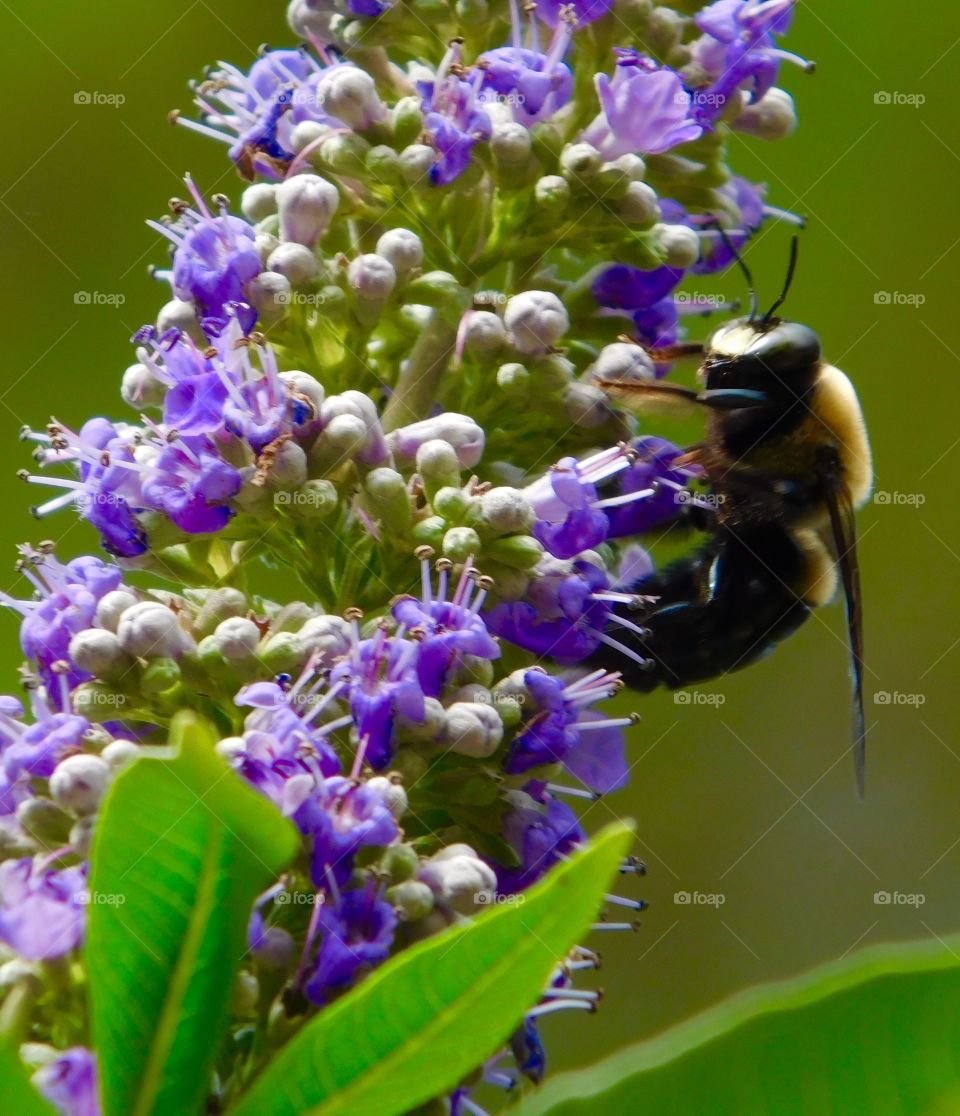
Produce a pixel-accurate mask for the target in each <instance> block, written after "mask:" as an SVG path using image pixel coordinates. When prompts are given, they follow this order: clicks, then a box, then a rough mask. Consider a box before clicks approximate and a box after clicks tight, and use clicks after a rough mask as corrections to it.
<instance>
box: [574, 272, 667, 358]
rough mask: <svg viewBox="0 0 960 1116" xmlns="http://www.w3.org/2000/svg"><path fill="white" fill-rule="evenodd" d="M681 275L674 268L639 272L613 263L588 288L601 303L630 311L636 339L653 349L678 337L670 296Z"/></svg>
mask: <svg viewBox="0 0 960 1116" xmlns="http://www.w3.org/2000/svg"><path fill="white" fill-rule="evenodd" d="M683 276H684V272H683V271H682V270H681V269H680V268H675V267H657V268H654V269H653V270H652V271H641V270H640V269H639V268H637V267H630V266H629V265H628V264H612V265H611V266H610V267H608V268H605V269H604V270H603V271H601V272H600V274H599V275H598V276H597V277H596V279H594V281H593V285H592V288H591V289H592V291H593V296H594V298H595V299H596V300H597V302H598V303H600V305H601V306H604V307H608V308H609V309H612V310H625V311H627V312H629V314H630V315H631V317H632V318H633V323H634V327H635V331H636V336H637V338H638V340H640V341H642V342H644V343H645V344H647V345H649V346H651V347H654V348H656V347H657V346H660V345H669V344H672V343H673V342H674V341H675V340H676V339H677V308H676V305H675V304H674V300H673V297H672V296H673V291H674V290H676V288H677V287H678V286H679V285H680V283H681V282H682V280H683Z"/></svg>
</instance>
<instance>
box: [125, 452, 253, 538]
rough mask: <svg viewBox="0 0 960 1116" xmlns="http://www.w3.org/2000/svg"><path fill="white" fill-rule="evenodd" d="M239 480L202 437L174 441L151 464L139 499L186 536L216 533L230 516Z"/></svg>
mask: <svg viewBox="0 0 960 1116" xmlns="http://www.w3.org/2000/svg"><path fill="white" fill-rule="evenodd" d="M241 484H242V478H241V476H240V474H239V472H237V470H236V469H234V468H233V466H232V465H228V464H227V463H226V461H224V460H223V459H222V458H221V457H220V456H219V454H218V453H217V452H216V451H215V449H214V448H213V446H212V444H211V443H210V442H208V441H207V439H206V438H178V439H177V440H176V441H175V442H171V443H170V444H169V445H168V446H167V447H166V448H165V449H163V450H161V452H160V453H159V454H158V455H157V457H156V459H155V460H154V461H153V462H152V463H151V466H150V470H149V472H148V473H147V475H146V478H145V479H144V481H143V499H144V502H145V503H146V504H147V505H148V506H149V507H153V508H156V509H157V510H158V511H162V512H163V513H164V514H165V515H167V516H169V517H170V519H172V520H173V522H174V523H175V524H176V525H177V527H179V528H180V530H181V531H185V532H186V533H187V534H188V535H200V534H207V533H208V532H213V531H220V530H222V528H224V527H225V526H226V525H227V523H228V522H229V521H230V519H231V518H232V516H233V514H234V513H233V509H232V508H231V507H230V506H229V501H230V499H231V498H232V497H234V496H236V494H237V492H238V491H239V490H240V486H241Z"/></svg>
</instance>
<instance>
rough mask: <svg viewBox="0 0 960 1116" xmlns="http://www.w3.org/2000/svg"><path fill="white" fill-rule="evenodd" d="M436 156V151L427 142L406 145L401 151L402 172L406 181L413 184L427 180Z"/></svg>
mask: <svg viewBox="0 0 960 1116" xmlns="http://www.w3.org/2000/svg"><path fill="white" fill-rule="evenodd" d="M436 158H437V153H436V151H434V150H433V148H432V147H427V145H426V144H425V143H411V144H410V146H409V147H405V148H404V149H403V150H402V151H401V152H400V173H401V174H402V175H403V178H404V181H405V182H409V183H410V185H411V186H415V185H416V184H417V183H418V182H419V183H423V182H425V181H426V178H427V175H428V174H429V173H430V168H431V167H432V166H433V164H434V162H435V161H436Z"/></svg>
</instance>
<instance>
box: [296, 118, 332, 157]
mask: <svg viewBox="0 0 960 1116" xmlns="http://www.w3.org/2000/svg"><path fill="white" fill-rule="evenodd" d="M327 135H333V129H332V128H331V127H330V125H329V124H320V123H318V122H317V121H316V120H302V121H301V122H300V123H299V124H295V125H294V126H293V131H291V133H290V147H291V149H292V150H293V151H294V153H295V154H297V155H299V154H300V152H301V151H303V149H304V148H305V147H309V146H310V145H311V144H312V143H316V142H317V140H318V139H321V138H322V137H323V136H327Z"/></svg>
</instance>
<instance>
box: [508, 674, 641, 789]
mask: <svg viewBox="0 0 960 1116" xmlns="http://www.w3.org/2000/svg"><path fill="white" fill-rule="evenodd" d="M618 679H619V675H614V674H605V673H604V672H602V671H600V672H594V673H593V674H588V675H586V676H585V677H584V678H581V679H579V680H578V681H576V682H571V683H565V682H564V681H563V680H562V679H560V678H556V677H555V676H553V675H550V674H546V673H544V672H543V671H539V670H529V671H527V673H526V674H525V675H524V682H525V684H526V687H527V689H528V691H529V692H530V696H531V697H532V698H533V702H534V706H535V712H534V713H533V715H532V716H531V717H530V718H529V719H528V720H527V721H526V723H525V724H524V725H523V726H522V728H521V730H520V731H519V732H518V733H517V735H516V736H515V737H514V739H513V743H512V744H511V746H510V751H509V752H508V754H507V758H506V760H505V761H504V765H503V766H504V770H505V771H506V772H508V774H510V775H521V774H523V772H525V771H530V770H531V769H532V768H534V767H539V766H541V765H543V764H557V763H559V764H562V765H563V766H564V767H565V768H566V770H567V771H569V772H570V773H571V774H572V775H574V776H575V777H576V778H577V779H579V780H580V782H582V783H583V784H584V785H585V786H587V787H589V788H590V790H593V791H596V792H597V793H599V794H606V793H608V792H609V791H612V790H617V789H619V788H620V787H622V786H624V785H625V784H626V781H627V764H626V759H625V758H624V744H623V733H622V732H621V731H620V730H621V728H623V727H624V726H625V725H629V724H630V723H631V720H630V718H629V717H625V718H623V717H622V718H615V719H612V720H608V719H606V718H604V717H603V716H602V715H601V714H599V713H596V712H594V711H593V710H590V709H589V706H590V705H592V704H593V703H594V702H597V701H600V700H602V699H605V698H609V697H612V696H613V694H614V693H616V691H617V689H618Z"/></svg>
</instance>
